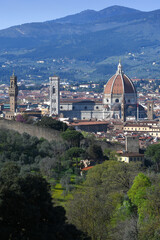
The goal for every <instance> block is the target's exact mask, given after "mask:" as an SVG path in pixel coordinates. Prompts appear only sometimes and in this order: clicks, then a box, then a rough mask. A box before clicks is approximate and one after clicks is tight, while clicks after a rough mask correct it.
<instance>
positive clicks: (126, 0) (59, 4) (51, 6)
mask: <svg viewBox="0 0 160 240" xmlns="http://www.w3.org/2000/svg"><path fill="white" fill-rule="evenodd" d="M0 3H1V4H0V29H4V28H7V27H10V26H15V25H19V24H23V23H30V22H44V21H48V20H53V19H56V18H60V17H64V16H67V15H71V14H75V13H78V12H81V11H83V10H87V9H92V10H96V11H99V10H101V9H104V8H107V7H110V6H113V5H119V6H125V7H130V8H135V9H138V10H142V11H152V10H156V9H160V0H0Z"/></svg>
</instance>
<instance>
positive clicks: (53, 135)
mask: <svg viewBox="0 0 160 240" xmlns="http://www.w3.org/2000/svg"><path fill="white" fill-rule="evenodd" d="M0 129H9V130H15V131H17V132H19V133H20V134H22V133H24V132H26V133H28V134H29V135H31V136H36V137H38V138H45V139H47V140H48V141H52V140H54V141H61V140H62V138H61V135H60V132H59V131H56V130H53V129H49V128H42V127H38V126H33V125H30V124H24V123H20V122H16V121H10V120H4V119H0Z"/></svg>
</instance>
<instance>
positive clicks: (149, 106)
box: [147, 101, 153, 120]
mask: <svg viewBox="0 0 160 240" xmlns="http://www.w3.org/2000/svg"><path fill="white" fill-rule="evenodd" d="M147 118H148V120H153V102H152V101H148V102H147Z"/></svg>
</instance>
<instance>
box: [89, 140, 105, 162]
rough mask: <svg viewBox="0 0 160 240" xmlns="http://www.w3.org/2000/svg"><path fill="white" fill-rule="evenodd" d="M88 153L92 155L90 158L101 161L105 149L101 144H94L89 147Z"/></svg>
mask: <svg viewBox="0 0 160 240" xmlns="http://www.w3.org/2000/svg"><path fill="white" fill-rule="evenodd" d="M88 154H89V156H90V158H92V159H94V160H96V161H99V160H102V159H103V151H102V148H101V146H99V145H96V144H92V145H90V146H89V148H88Z"/></svg>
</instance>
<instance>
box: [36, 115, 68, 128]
mask: <svg viewBox="0 0 160 240" xmlns="http://www.w3.org/2000/svg"><path fill="white" fill-rule="evenodd" d="M38 126H41V127H48V128H52V129H55V130H58V131H65V130H66V129H67V128H68V126H67V124H66V123H63V122H61V121H58V120H55V119H53V118H52V117H46V116H45V117H42V119H41V120H40V121H39V122H38Z"/></svg>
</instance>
